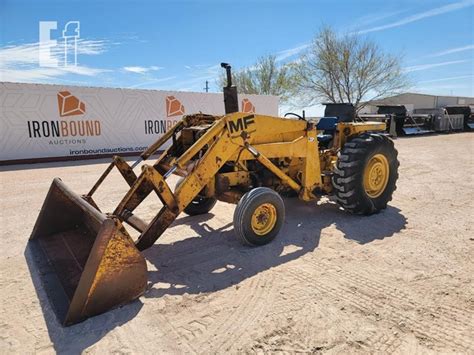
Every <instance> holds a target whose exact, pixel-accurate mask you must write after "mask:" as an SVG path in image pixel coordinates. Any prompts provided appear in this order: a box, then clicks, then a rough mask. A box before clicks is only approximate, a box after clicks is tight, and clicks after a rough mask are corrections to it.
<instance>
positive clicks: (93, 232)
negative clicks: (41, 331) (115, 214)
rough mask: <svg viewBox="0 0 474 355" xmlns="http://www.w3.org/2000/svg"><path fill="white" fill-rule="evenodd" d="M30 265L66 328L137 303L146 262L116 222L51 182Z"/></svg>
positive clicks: (33, 236) (32, 242) (33, 240)
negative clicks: (135, 300)
mask: <svg viewBox="0 0 474 355" xmlns="http://www.w3.org/2000/svg"><path fill="white" fill-rule="evenodd" d="M29 244H30V250H31V256H32V263H30V267H32V268H35V269H36V272H35V273H39V276H40V281H41V284H42V285H43V288H44V289H45V291H46V293H47V295H48V298H49V300H50V302H51V304H52V306H53V308H54V310H55V312H56V315H57V316H58V318H59V320H60V322H61V323H62V324H64V325H71V324H74V323H78V322H80V321H83V320H85V319H86V318H89V317H91V316H94V315H97V314H100V313H103V312H105V311H107V310H109V309H111V308H114V307H117V306H120V305H122V304H125V303H127V302H129V301H132V300H134V299H136V298H138V297H139V296H140V295H141V294H142V293H143V292H144V291H145V288H146V285H147V268H146V262H145V259H144V258H143V256H142V255H141V254H140V252H139V251H138V249H137V248H136V247H135V244H134V242H133V240H132V239H131V237H130V236H129V235H128V233H127V232H126V230H125V228H124V227H123V226H122V224H121V223H120V221H119V220H117V219H115V218H112V217H109V216H107V215H105V214H103V213H101V212H100V211H99V210H97V209H96V208H95V207H93V206H92V205H91V204H89V203H88V202H86V201H85V200H84V199H82V198H81V197H80V196H79V195H77V194H75V193H74V192H72V191H71V190H70V189H68V188H67V187H66V185H65V184H64V183H63V182H62V181H61V180H60V179H54V181H53V183H52V184H51V187H50V189H49V192H48V195H47V196H46V200H45V202H44V204H43V207H42V209H41V212H40V214H39V217H38V220H37V221H36V224H35V227H34V229H33V232H32V234H31V237H30V242H29Z"/></svg>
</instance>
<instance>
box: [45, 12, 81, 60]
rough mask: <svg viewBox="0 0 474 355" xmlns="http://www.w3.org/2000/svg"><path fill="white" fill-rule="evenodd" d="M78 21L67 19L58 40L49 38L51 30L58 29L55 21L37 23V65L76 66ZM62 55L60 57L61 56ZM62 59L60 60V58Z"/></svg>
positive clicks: (78, 33)
mask: <svg viewBox="0 0 474 355" xmlns="http://www.w3.org/2000/svg"><path fill="white" fill-rule="evenodd" d="M80 28H81V24H80V22H79V21H69V22H68V23H66V25H65V26H64V29H63V30H62V31H61V32H60V33H61V35H62V36H61V37H59V42H60V43H58V40H57V39H52V38H51V32H52V31H54V30H57V29H58V23H57V22H56V21H40V23H39V65H40V67H55V68H57V67H60V66H64V67H67V66H77V40H78V39H79V37H80V35H81V34H80ZM61 56H62V58H61ZM60 59H62V60H60Z"/></svg>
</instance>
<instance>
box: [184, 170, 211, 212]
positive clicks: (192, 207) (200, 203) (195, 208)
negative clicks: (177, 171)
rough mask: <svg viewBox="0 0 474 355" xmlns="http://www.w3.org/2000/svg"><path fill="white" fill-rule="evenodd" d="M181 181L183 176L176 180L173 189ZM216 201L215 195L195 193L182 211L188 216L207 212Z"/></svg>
mask: <svg viewBox="0 0 474 355" xmlns="http://www.w3.org/2000/svg"><path fill="white" fill-rule="evenodd" d="M183 181H184V178H181V179H179V180H178V183H177V184H176V188H175V191H176V190H177V189H178V187H179V185H181V184H182V183H183ZM216 203H217V199H216V198H215V197H205V196H201V195H197V196H196V197H195V198H194V200H192V201H191V203H190V204H189V205H187V206H186V208H185V209H184V210H183V211H184V213H186V214H187V215H189V216H197V215H200V214H205V213H208V212H209V211H210V210H212V208H213V207H214V206H215V204H216Z"/></svg>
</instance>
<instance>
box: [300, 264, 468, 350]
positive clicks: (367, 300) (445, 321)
mask: <svg viewBox="0 0 474 355" xmlns="http://www.w3.org/2000/svg"><path fill="white" fill-rule="evenodd" d="M307 261H308V262H309V264H312V265H313V266H317V267H318V268H325V267H327V264H324V263H321V262H318V261H314V260H307ZM293 273H295V275H296V274H298V273H301V274H300V275H299V276H297V277H300V278H302V279H304V280H305V281H306V282H308V281H310V280H312V281H313V283H315V287H319V288H321V289H323V290H326V291H327V293H328V295H329V296H330V297H332V298H333V299H337V298H340V299H342V300H344V301H346V302H348V303H349V304H350V305H352V306H353V307H355V308H357V309H359V310H360V311H362V312H363V313H364V314H367V315H375V316H376V317H379V316H383V317H381V319H383V320H384V321H386V322H390V323H395V325H396V326H398V327H401V328H405V329H403V330H404V331H406V330H409V331H411V332H412V333H414V334H415V335H416V336H417V337H418V338H419V339H421V340H423V341H424V342H425V343H426V344H428V345H429V346H431V347H433V348H438V349H440V350H442V349H446V348H450V347H452V346H454V348H455V349H457V350H461V351H466V350H472V349H474V344H473V341H472V340H471V337H469V335H468V334H469V332H470V330H472V329H470V328H472V325H471V324H472V316H471V315H467V316H463V315H459V318H461V321H458V320H457V318H456V319H453V318H452V317H449V316H448V315H446V314H445V312H439V311H438V309H435V308H433V307H431V308H428V310H429V311H430V313H431V314H434V317H432V319H430V320H428V319H426V317H423V315H419V317H414V316H412V315H410V314H409V311H416V310H419V309H424V308H425V307H424V306H423V305H421V304H419V303H418V302H416V301H414V299H413V298H412V297H410V296H409V295H408V294H407V293H405V292H402V291H400V290H399V289H397V288H396V287H393V286H390V285H388V286H387V285H386V283H381V282H379V281H377V280H374V278H371V277H367V276H362V275H361V274H355V273H352V272H349V271H346V270H344V269H340V271H336V273H334V272H331V273H325V274H324V275H321V276H320V277H319V278H318V279H317V281H315V277H314V276H313V275H312V273H310V272H308V271H307V270H306V269H305V268H298V269H297V271H293ZM303 275H305V276H303ZM331 295H332V296H331ZM453 330H454V331H453ZM392 338H393V337H392ZM394 341H395V339H390V340H388V341H384V343H387V342H388V344H392V343H393V342H394ZM440 345H442V346H440Z"/></svg>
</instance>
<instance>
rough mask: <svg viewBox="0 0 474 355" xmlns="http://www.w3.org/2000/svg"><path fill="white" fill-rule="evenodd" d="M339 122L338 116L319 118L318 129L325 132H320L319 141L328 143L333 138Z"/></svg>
mask: <svg viewBox="0 0 474 355" xmlns="http://www.w3.org/2000/svg"><path fill="white" fill-rule="evenodd" d="M337 122H338V118H337V117H322V118H321V119H320V120H319V122H318V124H317V125H316V129H317V130H318V131H323V133H320V134H318V142H321V143H326V142H329V141H330V140H331V139H332V138H333V136H334V131H335V130H336V127H337Z"/></svg>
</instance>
